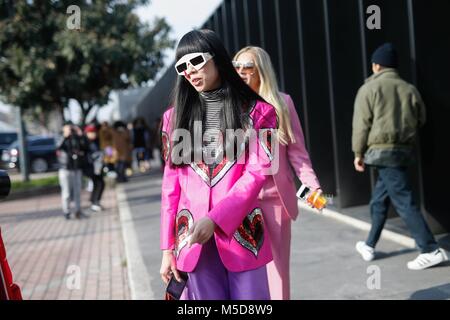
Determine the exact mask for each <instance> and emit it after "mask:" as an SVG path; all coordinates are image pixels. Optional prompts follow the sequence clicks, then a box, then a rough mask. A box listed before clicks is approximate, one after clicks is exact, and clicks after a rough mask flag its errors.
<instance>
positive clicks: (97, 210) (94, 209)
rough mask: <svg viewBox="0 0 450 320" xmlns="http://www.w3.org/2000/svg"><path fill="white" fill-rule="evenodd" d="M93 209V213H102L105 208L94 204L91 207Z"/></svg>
mask: <svg viewBox="0 0 450 320" xmlns="http://www.w3.org/2000/svg"><path fill="white" fill-rule="evenodd" d="M91 209H92V211H95V212H100V211H102V210H103V208H102V207H101V206H99V205H97V204H93V205H92V206H91Z"/></svg>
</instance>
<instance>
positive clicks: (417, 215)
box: [366, 167, 439, 253]
mask: <svg viewBox="0 0 450 320" xmlns="http://www.w3.org/2000/svg"><path fill="white" fill-rule="evenodd" d="M377 169H378V180H377V184H376V186H375V189H374V191H373V195H372V200H371V201H370V213H371V216H372V228H371V229H370V233H369V236H368V238H367V241H366V244H367V245H368V246H371V247H373V248H375V245H376V244H377V242H378V239H379V238H380V235H381V231H382V230H383V227H384V224H385V222H386V219H387V214H388V209H389V204H390V203H391V202H392V204H393V205H394V208H395V210H396V211H397V213H398V215H399V216H400V217H401V218H402V219H403V221H405V223H406V226H407V227H408V229H409V231H410V233H411V235H412V237H413V238H414V240H416V243H417V246H418V247H419V248H420V250H421V252H422V253H429V252H432V251H434V250H436V249H438V248H439V245H438V244H437V242H436V240H435V239H434V236H433V234H432V233H431V231H430V228H429V227H428V224H427V223H426V221H425V219H424V218H423V216H422V214H421V212H420V210H419V207H418V206H417V204H416V203H415V201H414V197H413V193H412V190H411V184H410V181H409V177H408V174H407V170H406V168H390V167H377Z"/></svg>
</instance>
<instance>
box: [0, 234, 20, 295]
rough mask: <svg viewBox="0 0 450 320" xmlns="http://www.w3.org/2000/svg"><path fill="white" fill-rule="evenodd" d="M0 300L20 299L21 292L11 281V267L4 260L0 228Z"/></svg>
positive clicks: (3, 246)
mask: <svg viewBox="0 0 450 320" xmlns="http://www.w3.org/2000/svg"><path fill="white" fill-rule="evenodd" d="M0 300H22V293H21V292H20V288H19V286H18V285H17V284H15V283H14V282H13V278H12V273H11V269H10V268H9V265H8V260H6V249H5V245H4V244H3V239H2V230H1V228H0Z"/></svg>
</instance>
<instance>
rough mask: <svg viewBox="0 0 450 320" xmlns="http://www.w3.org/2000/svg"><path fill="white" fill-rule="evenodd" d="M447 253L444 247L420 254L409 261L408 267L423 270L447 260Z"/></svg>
mask: <svg viewBox="0 0 450 320" xmlns="http://www.w3.org/2000/svg"><path fill="white" fill-rule="evenodd" d="M447 260H448V257H447V254H446V253H445V251H444V250H443V249H437V250H435V251H433V252H430V253H422V254H419V256H418V257H417V258H415V259H414V260H413V261H409V262H408V264H407V265H408V269H410V270H423V269H426V268H429V267H432V266H435V265H437V264H439V263H442V262H444V261H447Z"/></svg>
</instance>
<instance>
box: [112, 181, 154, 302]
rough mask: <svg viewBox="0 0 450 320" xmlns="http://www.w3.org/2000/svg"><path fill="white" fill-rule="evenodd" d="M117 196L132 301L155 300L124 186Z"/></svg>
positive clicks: (117, 186)
mask: <svg viewBox="0 0 450 320" xmlns="http://www.w3.org/2000/svg"><path fill="white" fill-rule="evenodd" d="M116 195H117V204H118V208H119V214H120V225H121V228H122V236H123V241H124V245H125V254H126V259H127V269H128V280H129V283H130V290H131V299H132V300H154V299H155V294H154V292H153V290H152V288H151V286H150V283H151V280H152V277H151V276H150V275H149V273H148V272H147V268H146V267H145V263H144V258H143V257H142V254H141V251H140V249H139V241H138V237H137V234H136V231H135V228H134V222H133V218H132V215H131V210H130V207H129V206H128V201H127V196H126V193H125V191H124V188H123V186H121V185H116Z"/></svg>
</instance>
